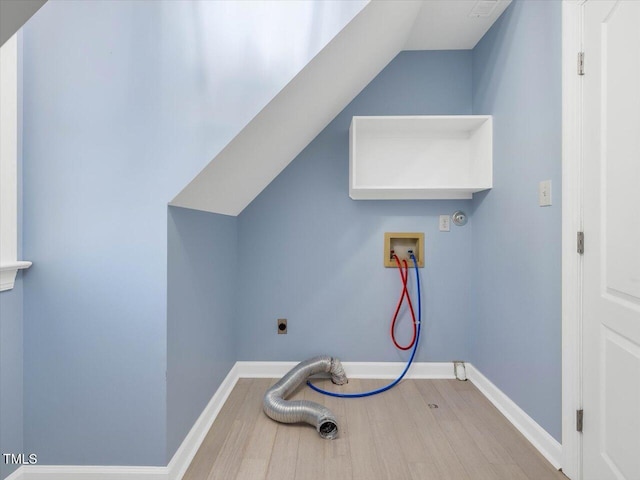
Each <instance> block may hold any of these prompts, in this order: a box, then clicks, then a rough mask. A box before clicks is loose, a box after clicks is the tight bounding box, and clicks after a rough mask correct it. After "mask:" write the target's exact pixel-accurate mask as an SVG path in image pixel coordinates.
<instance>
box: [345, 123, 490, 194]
mask: <svg viewBox="0 0 640 480" xmlns="http://www.w3.org/2000/svg"><path fill="white" fill-rule="evenodd" d="M349 142H350V148H349V196H350V197H351V198H353V199H354V200H412V199H469V198H472V194H473V193H475V192H479V191H481V190H487V189H489V188H491V187H492V186H493V185H492V182H493V172H492V170H493V151H492V142H493V125H492V118H491V116H490V115H451V116H384V117H353V119H352V121H351V128H350V129H349Z"/></svg>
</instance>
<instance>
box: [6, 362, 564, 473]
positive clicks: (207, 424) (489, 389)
mask: <svg viewBox="0 0 640 480" xmlns="http://www.w3.org/2000/svg"><path fill="white" fill-rule="evenodd" d="M295 365H297V362H236V364H235V365H234V366H233V367H232V368H231V370H230V371H229V373H228V374H227V376H226V377H225V379H224V380H223V381H222V383H221V384H220V387H219V388H218V390H217V391H216V392H215V393H214V395H213V397H212V398H211V400H210V401H209V403H208V405H207V406H206V407H205V409H204V410H203V412H202V414H201V415H200V417H199V418H198V420H196V423H195V424H194V425H193V427H192V428H191V430H190V431H189V433H188V434H187V436H186V437H185V439H184V441H183V442H182V444H181V445H180V447H179V448H178V450H177V451H176V453H175V455H174V456H173V458H172V459H171V462H169V465H168V466H166V467H117V466H104V467H101V466H47V465H25V466H23V467H20V468H19V469H18V470H16V471H15V472H14V473H12V474H11V475H10V476H9V477H7V479H6V480H135V479H140V480H181V479H182V477H183V475H184V474H185V472H186V471H187V468H188V467H189V464H190V463H191V461H192V460H193V457H194V456H195V454H196V452H197V451H198V449H199V448H200V445H201V444H202V442H203V441H204V438H205V436H206V434H207V432H208V431H209V429H210V428H211V425H212V424H213V422H214V420H215V419H216V417H217V415H218V413H219V412H220V409H221V408H222V406H223V405H224V403H225V401H226V400H227V398H228V397H229V394H230V393H231V391H232V390H233V387H234V386H235V384H236V382H237V381H238V379H239V378H279V377H281V376H282V375H284V374H285V373H287V372H288V371H289V370H290V369H291V368H292V367H294V366H295ZM343 365H344V367H345V371H346V372H347V375H348V376H349V377H351V378H381V379H389V378H395V377H396V376H397V375H398V374H399V373H400V372H401V371H402V368H403V366H404V364H403V363H400V362H344V363H343ZM465 366H466V372H467V377H468V378H469V380H470V381H471V382H472V383H473V384H474V385H475V386H476V387H478V390H480V392H482V393H483V394H484V395H485V396H486V397H487V398H488V399H489V400H490V401H491V402H492V403H493V404H494V405H495V406H496V408H498V410H500V412H501V413H502V414H503V415H504V416H505V417H506V418H507V420H509V421H510V422H511V423H512V424H513V425H514V426H515V427H516V428H517V429H518V430H519V431H520V432H521V433H522V434H523V435H524V436H525V437H526V438H527V440H529V441H530V442H531V444H532V445H533V446H534V447H536V448H537V449H538V450H539V451H540V453H541V454H542V455H543V456H544V457H545V458H546V459H547V460H549V462H551V464H552V465H553V466H554V467H556V468H559V466H560V463H561V459H562V448H561V446H560V444H559V443H558V442H557V441H556V440H555V439H554V438H553V437H552V436H551V435H549V434H548V433H547V432H546V431H545V430H544V429H543V428H542V427H541V426H540V425H538V424H537V423H536V422H535V421H534V420H533V419H532V418H531V417H529V416H528V415H527V414H526V413H525V412H524V411H523V410H522V409H521V408H520V407H518V405H516V404H515V403H514V402H513V400H511V399H510V398H509V397H507V396H506V395H505V394H504V393H503V392H502V391H501V390H500V389H499V388H498V387H496V386H495V385H494V384H493V383H491V381H489V380H488V379H487V378H486V377H485V376H484V375H482V374H481V373H480V372H479V371H478V370H477V369H476V368H475V367H473V365H471V364H469V363H465ZM405 378H414V379H420V378H422V379H424V378H433V379H453V378H455V376H454V369H453V363H452V362H443V363H429V362H420V363H414V364H413V365H412V366H411V368H410V369H409V371H408V372H407V375H406V377H405Z"/></svg>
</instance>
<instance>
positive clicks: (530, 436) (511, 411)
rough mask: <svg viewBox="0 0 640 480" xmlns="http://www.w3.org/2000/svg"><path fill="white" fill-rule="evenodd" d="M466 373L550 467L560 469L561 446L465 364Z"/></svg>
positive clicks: (469, 365) (501, 392) (473, 368)
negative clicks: (547, 461)
mask: <svg viewBox="0 0 640 480" xmlns="http://www.w3.org/2000/svg"><path fill="white" fill-rule="evenodd" d="M466 371H467V378H468V379H469V380H470V381H471V382H472V383H473V384H474V385H475V386H476V387H477V388H478V390H480V391H481V392H482V393H483V394H484V396H485V397H487V399H489V401H490V402H491V403H493V405H494V406H495V407H496V408H497V409H498V410H500V413H502V414H503V415H504V416H505V417H507V420H509V421H510V422H511V423H512V424H513V426H514V427H516V428H517V429H518V431H520V433H522V435H524V436H525V438H526V439H527V440H529V442H531V444H532V445H533V446H534V447H536V449H537V450H538V451H539V452H540V453H541V454H542V455H543V456H544V457H545V458H546V459H547V460H549V463H551V465H553V466H554V467H555V468H560V467H561V465H562V445H561V444H560V443H559V442H558V441H557V440H556V439H555V438H553V437H552V436H551V435H549V433H548V432H547V431H546V430H545V429H544V428H542V427H541V426H540V425H538V423H537V422H536V421H535V420H534V419H533V418H531V417H530V416H529V415H527V414H526V413H525V411H524V410H522V409H521V408H520V407H519V406H518V405H517V404H516V403H515V402H514V401H513V400H511V399H510V398H509V397H508V396H507V395H505V394H504V392H503V391H502V390H500V389H499V388H498V387H496V386H495V385H494V384H493V383H492V382H491V380H489V379H488V378H487V377H485V376H484V375H482V373H480V372H479V371H478V370H477V369H476V368H475V367H474V366H473V365H471V364H469V363H467V364H466Z"/></svg>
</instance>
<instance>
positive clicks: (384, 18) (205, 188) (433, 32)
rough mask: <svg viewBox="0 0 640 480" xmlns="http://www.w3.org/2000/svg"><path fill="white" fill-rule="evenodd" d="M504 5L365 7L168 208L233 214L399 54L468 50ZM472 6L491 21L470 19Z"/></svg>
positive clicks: (503, 0)
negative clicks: (484, 11) (489, 11)
mask: <svg viewBox="0 0 640 480" xmlns="http://www.w3.org/2000/svg"><path fill="white" fill-rule="evenodd" d="M493 3H496V5H495V6H494V5H491V4H493ZM509 3H511V0H423V1H414V0H373V1H371V2H370V3H369V4H368V5H367V6H366V7H364V8H363V9H362V11H361V12H360V13H359V14H358V15H356V17H354V19H353V20H352V21H351V22H350V23H349V24H348V25H347V26H346V27H345V28H344V29H343V30H342V31H341V32H340V33H339V34H338V35H336V37H335V38H334V39H333V40H332V41H331V42H329V44H327V46H326V47H325V48H324V49H323V50H322V51H321V52H320V53H319V54H318V55H316V56H315V57H314V58H313V59H312V60H311V61H310V62H309V63H308V64H307V65H306V66H305V67H304V68H303V69H302V70H301V71H300V73H298V75H296V76H295V77H294V79H293V80H291V82H289V84H287V85H286V86H285V87H284V89H282V90H281V91H280V93H278V94H277V95H276V96H275V97H274V98H273V100H272V101H271V102H269V104H267V106H266V107H264V108H263V109H262V110H261V111H260V112H259V113H258V114H257V115H256V116H255V117H254V118H253V120H251V122H249V124H247V126H246V127H245V128H244V129H243V130H242V131H241V132H240V133H239V134H238V135H237V136H236V137H235V138H234V139H233V140H232V141H231V142H230V143H229V144H228V145H227V146H226V147H225V148H224V149H223V150H222V151H221V152H220V153H219V154H218V155H217V156H216V157H215V158H214V159H213V160H212V161H211V162H210V163H209V164H208V165H207V166H206V167H205V168H204V169H203V170H202V171H201V172H200V173H199V174H198V175H197V176H196V177H195V178H194V179H193V180H192V181H191V182H190V183H189V184H188V185H187V186H186V187H185V188H184V189H183V190H182V191H181V192H180V193H179V194H178V195H177V196H176V197H175V198H174V199H173V200H172V202H171V205H175V206H180V207H186V208H193V209H196V210H204V211H208V212H213V213H221V214H225V215H234V216H235V215H238V214H240V212H242V210H244V209H245V207H247V205H249V204H250V203H251V201H252V200H253V199H254V198H256V197H257V196H258V195H259V194H260V192H262V190H264V188H266V186H267V185H269V183H271V181H273V179H275V178H276V177H277V176H278V174H279V173H280V172H281V171H282V170H283V169H284V168H285V167H286V166H287V165H288V164H289V163H290V162H291V161H292V160H293V159H294V158H295V157H296V156H297V155H298V154H299V153H300V152H301V151H302V150H303V149H304V148H305V147H306V146H307V145H308V144H309V143H310V142H311V141H312V140H313V139H314V138H315V137H316V136H317V135H318V134H319V133H320V132H321V131H322V130H323V129H324V128H325V127H326V126H327V125H328V124H329V122H331V120H333V118H334V117H335V116H336V115H338V114H339V113H340V111H342V109H343V108H344V107H345V106H346V105H347V104H348V103H349V102H350V101H351V100H353V99H354V98H355V96H356V95H358V93H360V91H362V89H363V88H364V87H365V86H366V85H367V84H368V83H369V82H370V81H371V80H373V79H374V78H375V77H376V76H377V75H378V74H379V73H380V71H382V69H383V68H384V67H386V66H387V64H388V63H389V62H390V61H391V60H393V58H394V57H395V56H396V55H397V54H398V53H399V52H400V51H401V50H459V49H471V48H473V47H474V46H475V45H476V43H477V42H478V41H479V40H480V39H481V38H482V36H483V35H484V34H485V33H486V31H487V30H488V29H489V28H490V27H491V25H493V23H494V22H495V20H496V19H497V18H498V17H499V16H500V14H501V13H502V12H503V11H504V10H505V9H506V8H507V6H508V5H509ZM478 4H480V5H479V6H483V7H486V6H488V7H493V12H492V14H491V15H490V16H488V17H480V18H476V17H472V16H470V13H471V11H472V9H473V8H474V6H476V5H478ZM336 79H339V81H336ZM346 194H347V192H345V195H346Z"/></svg>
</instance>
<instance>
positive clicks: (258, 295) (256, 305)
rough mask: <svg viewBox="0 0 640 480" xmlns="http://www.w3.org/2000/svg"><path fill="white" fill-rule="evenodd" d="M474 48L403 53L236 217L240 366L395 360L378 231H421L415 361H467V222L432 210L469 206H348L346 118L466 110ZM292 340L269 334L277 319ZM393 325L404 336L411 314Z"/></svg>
mask: <svg viewBox="0 0 640 480" xmlns="http://www.w3.org/2000/svg"><path fill="white" fill-rule="evenodd" d="M471 108H472V101H471V52H470V51H448V52H402V53H400V54H399V55H398V56H397V57H396V58H395V59H394V60H393V61H392V62H391V63H390V64H389V65H388V66H387V67H386V68H385V69H384V70H383V71H382V72H381V73H380V75H378V76H377V77H376V78H375V79H374V80H373V81H372V82H371V83H370V84H369V85H368V86H367V87H366V88H365V89H364V90H363V91H362V92H361V93H360V94H359V95H358V96H357V97H356V98H355V99H354V100H353V101H352V102H351V104H349V105H348V106H347V107H346V108H345V109H344V110H343V111H342V112H341V113H340V114H339V115H338V116H337V117H336V118H335V119H334V120H333V121H332V122H331V123H330V124H329V125H328V126H327V127H326V128H325V129H324V131H323V132H322V133H320V134H319V135H318V136H317V137H316V138H315V140H314V141H313V142H311V143H310V144H309V146H308V147H307V148H306V149H305V150H304V151H303V152H302V153H301V154H300V155H299V156H298V157H297V158H296V159H295V160H294V161H293V162H292V163H291V164H290V165H289V166H288V167H287V168H286V169H285V170H284V171H283V172H282V173H281V174H280V175H279V176H278V177H277V178H276V179H275V180H274V181H273V182H272V183H271V184H270V185H269V186H268V187H267V189H265V190H264V191H263V192H262V193H261V194H260V195H259V196H258V197H257V198H256V199H255V200H254V201H253V202H252V203H251V205H249V207H247V208H246V209H245V210H244V211H243V212H242V214H241V215H240V216H239V224H238V226H239V242H240V243H239V245H240V247H239V258H240V261H239V272H240V279H239V289H238V291H239V293H240V294H241V299H240V300H239V301H238V307H239V311H238V318H237V329H238V331H239V332H241V333H240V343H239V356H240V359H242V360H303V359H305V358H308V357H311V356H313V355H315V354H330V355H336V356H338V357H340V358H342V359H343V360H347V361H356V360H360V361H398V360H402V359H404V358H406V356H407V353H406V352H405V353H401V352H399V351H398V350H396V349H395V347H394V346H393V344H392V343H391V340H390V338H389V334H388V331H389V322H390V319H391V315H392V314H393V310H394V308H395V303H396V301H397V298H398V294H399V289H398V285H399V282H398V272H397V271H396V270H395V269H387V268H383V266H382V246H383V238H384V232H385V231H420V232H425V235H426V238H425V248H426V268H424V269H422V270H421V274H422V278H423V281H424V284H425V290H426V292H427V293H426V295H425V303H426V310H425V318H426V324H425V326H424V330H423V332H424V337H423V342H422V346H421V349H420V351H419V354H418V356H417V359H418V360H420V361H438V360H452V359H455V358H467V357H468V346H467V340H468V327H469V322H470V320H471V318H472V315H473V312H472V308H471V302H470V279H471V261H472V258H471V241H472V236H471V235H472V225H471V223H469V224H467V226H465V227H463V228H458V227H452V231H451V232H450V233H441V232H439V231H438V215H440V214H451V213H453V212H454V211H455V210H456V209H463V210H467V211H468V210H469V209H470V208H471V201H392V202H389V201H382V202H380V201H353V200H351V199H350V198H349V196H348V191H349V188H348V172H349V153H348V148H349V123H350V121H351V117H352V116H353V115H394V114H396V115H402V114H434V115H435V114H469V113H471ZM281 317H285V318H287V319H288V321H289V323H288V327H289V328H288V332H289V333H288V334H287V335H277V334H276V319H277V318H281ZM404 322H405V323H401V324H400V325H399V328H398V330H399V331H400V332H404V333H401V334H400V338H401V339H403V338H405V337H406V335H404V334H406V333H407V331H408V330H409V324H408V323H406V322H407V318H405V319H404Z"/></svg>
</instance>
